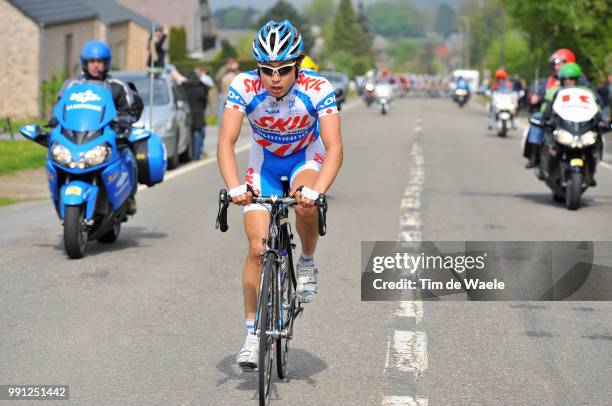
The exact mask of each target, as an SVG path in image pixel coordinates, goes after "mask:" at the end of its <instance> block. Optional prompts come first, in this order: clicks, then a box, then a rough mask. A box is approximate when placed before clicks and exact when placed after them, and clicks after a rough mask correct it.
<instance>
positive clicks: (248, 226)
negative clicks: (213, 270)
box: [242, 210, 270, 320]
mask: <svg viewBox="0 0 612 406" xmlns="http://www.w3.org/2000/svg"><path fill="white" fill-rule="evenodd" d="M269 221H270V219H269V214H268V212H267V211H264V210H252V211H247V212H246V213H244V230H245V231H246V235H247V239H248V241H249V250H248V253H247V257H246V260H245V261H244V269H243V271H242V292H243V296H244V318H245V320H253V319H255V313H256V308H257V295H258V294H259V280H260V275H261V269H262V262H261V259H262V258H261V253H262V252H263V251H265V249H266V245H265V244H264V242H263V241H264V240H265V239H266V238H267V236H268V223H269Z"/></svg>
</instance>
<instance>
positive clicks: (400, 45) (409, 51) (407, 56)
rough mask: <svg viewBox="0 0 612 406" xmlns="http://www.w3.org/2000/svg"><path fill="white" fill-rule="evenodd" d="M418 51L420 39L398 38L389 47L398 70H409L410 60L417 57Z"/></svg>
mask: <svg viewBox="0 0 612 406" xmlns="http://www.w3.org/2000/svg"><path fill="white" fill-rule="evenodd" d="M418 52H419V41H418V40H414V39H410V38H404V39H400V40H397V41H396V42H394V43H392V45H391V46H390V47H389V54H390V56H391V58H392V59H393V66H394V68H395V69H396V70H407V67H408V62H410V61H412V60H413V59H414V58H416V56H417V55H418Z"/></svg>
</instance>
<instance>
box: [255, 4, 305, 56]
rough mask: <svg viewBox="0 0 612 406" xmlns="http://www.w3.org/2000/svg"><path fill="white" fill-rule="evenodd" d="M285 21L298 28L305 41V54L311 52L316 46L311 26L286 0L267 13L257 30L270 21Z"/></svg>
mask: <svg viewBox="0 0 612 406" xmlns="http://www.w3.org/2000/svg"><path fill="white" fill-rule="evenodd" d="M284 19H288V20H289V21H290V22H291V24H293V25H294V26H295V27H297V29H298V30H299V31H300V34H301V35H302V40H303V41H304V52H306V53H308V52H310V49H311V48H312V46H313V45H314V38H313V36H312V33H311V32H310V24H308V22H307V21H306V20H304V19H303V18H302V17H301V16H300V14H299V13H298V11H297V10H296V9H295V7H293V6H292V5H291V4H290V3H288V2H287V1H285V0H279V1H278V2H277V3H276V4H275V5H274V6H272V8H270V9H269V10H268V11H266V12H265V13H264V14H263V15H262V16H261V17H260V18H259V20H258V21H257V24H256V25H255V29H256V30H259V29H260V28H261V27H262V26H263V25H264V24H265V23H267V22H268V21H270V20H274V21H277V22H281V21H283V20H284Z"/></svg>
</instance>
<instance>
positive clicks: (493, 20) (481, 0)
mask: <svg viewBox="0 0 612 406" xmlns="http://www.w3.org/2000/svg"><path fill="white" fill-rule="evenodd" d="M502 12H503V7H502V6H501V4H500V3H499V0H463V4H462V8H461V14H462V15H463V17H464V18H465V19H466V20H467V22H468V24H469V27H470V35H469V38H468V39H467V41H468V42H469V47H470V52H469V54H470V60H469V61H467V66H466V68H467V67H481V64H482V62H483V60H484V58H485V54H486V53H487V51H488V50H489V48H490V47H491V43H492V41H493V39H495V38H498V37H499V35H500V33H501V28H500V27H501V26H502V24H501V18H502Z"/></svg>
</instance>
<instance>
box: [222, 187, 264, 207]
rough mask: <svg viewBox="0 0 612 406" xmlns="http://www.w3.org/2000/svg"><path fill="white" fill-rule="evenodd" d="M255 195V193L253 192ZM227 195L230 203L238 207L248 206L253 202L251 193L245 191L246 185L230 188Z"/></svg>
mask: <svg viewBox="0 0 612 406" xmlns="http://www.w3.org/2000/svg"><path fill="white" fill-rule="evenodd" d="M255 193H256V194H258V193H257V191H255ZM229 195H230V197H231V198H232V203H234V204H237V205H238V206H248V205H249V204H251V202H252V201H253V192H252V191H251V190H248V189H247V185H246V184H244V185H240V186H236V187H234V188H231V189H230V191H229Z"/></svg>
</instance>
